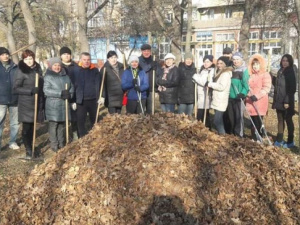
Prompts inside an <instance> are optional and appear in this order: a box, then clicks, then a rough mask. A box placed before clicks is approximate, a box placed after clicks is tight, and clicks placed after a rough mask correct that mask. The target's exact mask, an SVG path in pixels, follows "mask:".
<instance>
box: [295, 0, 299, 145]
mask: <svg viewBox="0 0 300 225" xmlns="http://www.w3.org/2000/svg"><path fill="white" fill-rule="evenodd" d="M295 5H296V11H297V17H298V27H297V31H298V46H297V57H298V128H299V127H300V119H299V116H300V112H299V109H300V92H299V83H300V35H299V31H300V0H295ZM298 135H299V136H298V138H299V140H298V141H299V143H298V147H299V148H300V132H299V134H298Z"/></svg>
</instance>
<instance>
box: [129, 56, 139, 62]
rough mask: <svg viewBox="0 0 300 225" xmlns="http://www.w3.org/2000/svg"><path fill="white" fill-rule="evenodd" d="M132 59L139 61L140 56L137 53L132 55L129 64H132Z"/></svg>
mask: <svg viewBox="0 0 300 225" xmlns="http://www.w3.org/2000/svg"><path fill="white" fill-rule="evenodd" d="M132 61H137V62H139V57H138V56H136V55H131V56H130V57H129V59H128V64H131V62H132Z"/></svg>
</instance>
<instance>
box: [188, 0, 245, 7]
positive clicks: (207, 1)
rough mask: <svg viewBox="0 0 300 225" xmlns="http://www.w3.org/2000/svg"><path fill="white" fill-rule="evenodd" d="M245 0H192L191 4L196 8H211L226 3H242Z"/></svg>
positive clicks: (225, 4) (226, 4)
mask: <svg viewBox="0 0 300 225" xmlns="http://www.w3.org/2000/svg"><path fill="white" fill-rule="evenodd" d="M244 3H245V0H230V1H228V0H194V1H193V6H195V7H197V8H198V9H203V8H212V7H223V6H228V5H238V4H244Z"/></svg>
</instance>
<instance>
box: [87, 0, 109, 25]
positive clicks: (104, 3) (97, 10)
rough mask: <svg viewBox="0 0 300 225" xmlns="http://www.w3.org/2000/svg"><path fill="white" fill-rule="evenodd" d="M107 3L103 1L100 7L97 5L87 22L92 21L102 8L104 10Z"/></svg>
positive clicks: (107, 0) (106, 0)
mask: <svg viewBox="0 0 300 225" xmlns="http://www.w3.org/2000/svg"><path fill="white" fill-rule="evenodd" d="M108 2H109V0H105V1H104V2H103V3H102V4H101V5H99V6H98V7H97V8H96V9H95V10H94V12H92V13H91V14H90V15H89V16H88V17H87V20H88V21H89V20H90V19H92V18H93V17H94V16H95V15H96V14H97V13H98V12H99V11H100V10H101V9H102V8H104V6H105V5H106V4H107V3H108Z"/></svg>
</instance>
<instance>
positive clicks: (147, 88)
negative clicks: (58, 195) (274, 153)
mask: <svg viewBox="0 0 300 225" xmlns="http://www.w3.org/2000/svg"><path fill="white" fill-rule="evenodd" d="M141 52H142V54H141V56H139V57H138V56H136V55H132V56H130V57H129V60H128V66H127V67H126V66H125V65H123V64H122V63H120V62H119V61H118V55H117V53H116V52H115V51H109V52H108V53H107V61H106V62H105V64H104V66H103V67H102V68H101V69H100V70H99V69H98V68H96V67H95V66H94V65H93V64H92V63H91V56H90V54H89V53H87V52H83V53H81V55H80V60H79V62H78V63H75V62H74V61H73V60H72V52H71V50H70V49H69V48H68V47H62V48H61V49H60V51H59V53H60V58H58V57H55V58H51V59H49V60H48V68H47V70H46V71H45V73H44V74H43V72H42V70H41V67H40V65H39V64H38V63H37V62H36V61H35V54H34V52H32V51H31V50H28V49H27V50H25V51H24V52H23V53H22V55H21V57H22V59H21V61H20V62H19V64H18V65H16V64H14V63H13V62H12V60H11V59H10V55H9V51H8V50H7V49H6V48H4V47H0V61H1V63H0V141H1V139H2V138H1V136H2V132H3V127H4V121H5V117H6V112H7V111H9V116H10V142H9V148H12V149H18V148H19V146H18V145H17V143H16V138H17V134H18V129H19V123H22V125H23V126H22V127H23V128H22V139H23V143H24V146H25V149H26V157H27V158H31V156H32V147H33V146H32V143H33V133H34V132H33V130H34V127H33V126H34V115H35V113H36V115H37V120H38V121H43V120H44V119H46V120H48V121H49V140H50V145H51V148H52V150H53V151H57V150H58V149H60V148H62V147H63V146H64V145H65V144H66V142H65V129H66V123H65V121H66V118H71V119H70V120H71V128H72V138H73V139H77V138H80V137H83V136H84V135H85V134H86V133H87V129H86V118H87V115H89V119H90V123H91V124H94V123H95V122H96V121H97V119H98V118H96V117H97V110H98V106H99V105H104V106H106V107H107V108H108V112H109V113H110V114H113V113H118V114H120V113H121V111H122V107H123V106H124V105H125V106H126V112H127V113H129V114H139V113H143V114H151V113H153V111H154V108H153V107H154V104H153V103H154V102H153V101H154V100H155V99H154V98H153V96H154V94H155V93H158V95H159V101H160V107H161V110H162V111H163V112H173V113H174V112H175V109H176V106H177V112H178V113H180V114H181V113H184V114H186V115H189V116H191V115H192V113H193V109H194V106H195V101H196V107H197V112H196V113H197V119H198V120H199V121H202V122H203V123H205V125H206V126H207V127H208V128H209V129H212V125H214V127H215V129H216V130H217V132H218V134H220V135H224V134H226V133H228V134H233V135H236V136H239V137H243V136H244V119H243V118H244V110H246V112H247V113H248V114H249V115H250V120H251V122H252V128H251V131H252V138H253V139H254V140H257V141H261V139H259V138H258V136H259V137H264V135H266V133H264V132H263V129H261V128H262V125H263V124H262V119H263V117H264V116H265V115H266V114H267V110H268V102H269V101H268V94H269V92H270V89H271V85H272V83H273V85H274V87H275V92H274V98H273V108H274V109H276V112H277V117H278V134H277V138H276V141H275V143H274V144H275V145H276V146H281V147H286V148H290V147H293V146H294V125H293V121H292V116H293V115H294V113H295V111H294V93H295V91H296V79H295V72H294V70H293V64H294V63H293V58H292V56H291V55H288V54H286V55H284V56H283V57H282V59H281V63H280V65H281V68H280V70H279V71H278V74H277V76H273V77H271V75H270V74H269V73H268V72H267V69H266V63H265V60H264V58H263V57H262V56H261V55H259V54H255V55H253V56H251V58H250V60H249V63H248V66H247V64H246V62H245V61H244V60H243V56H242V54H241V53H240V52H236V53H234V54H233V55H232V50H231V49H230V48H225V49H224V51H223V56H221V57H219V58H218V59H217V60H214V57H213V56H212V55H206V56H204V58H203V65H202V67H201V68H200V71H197V70H196V67H195V64H194V62H193V55H192V54H191V53H185V55H184V61H183V62H181V63H179V65H178V67H177V66H176V65H175V61H176V58H175V56H174V55H173V54H172V53H168V54H166V55H165V57H164V64H163V65H161V64H160V63H158V62H157V61H155V60H154V58H153V56H152V52H151V46H150V45H149V44H143V45H142V46H141ZM102 87H103V88H102ZM36 97H37V98H36ZM36 100H37V103H38V104H37V107H35V101H36ZM66 102H68V103H69V106H70V110H66V107H65V106H66ZM210 109H213V110H214V117H213V120H212V119H211V118H210V117H211V115H210V112H209V110H210ZM68 113H69V114H68ZM211 121H213V124H211ZM285 123H286V124H287V128H288V140H287V142H285V141H284V140H283V133H284V128H285ZM0 147H1V142H0Z"/></svg>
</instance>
